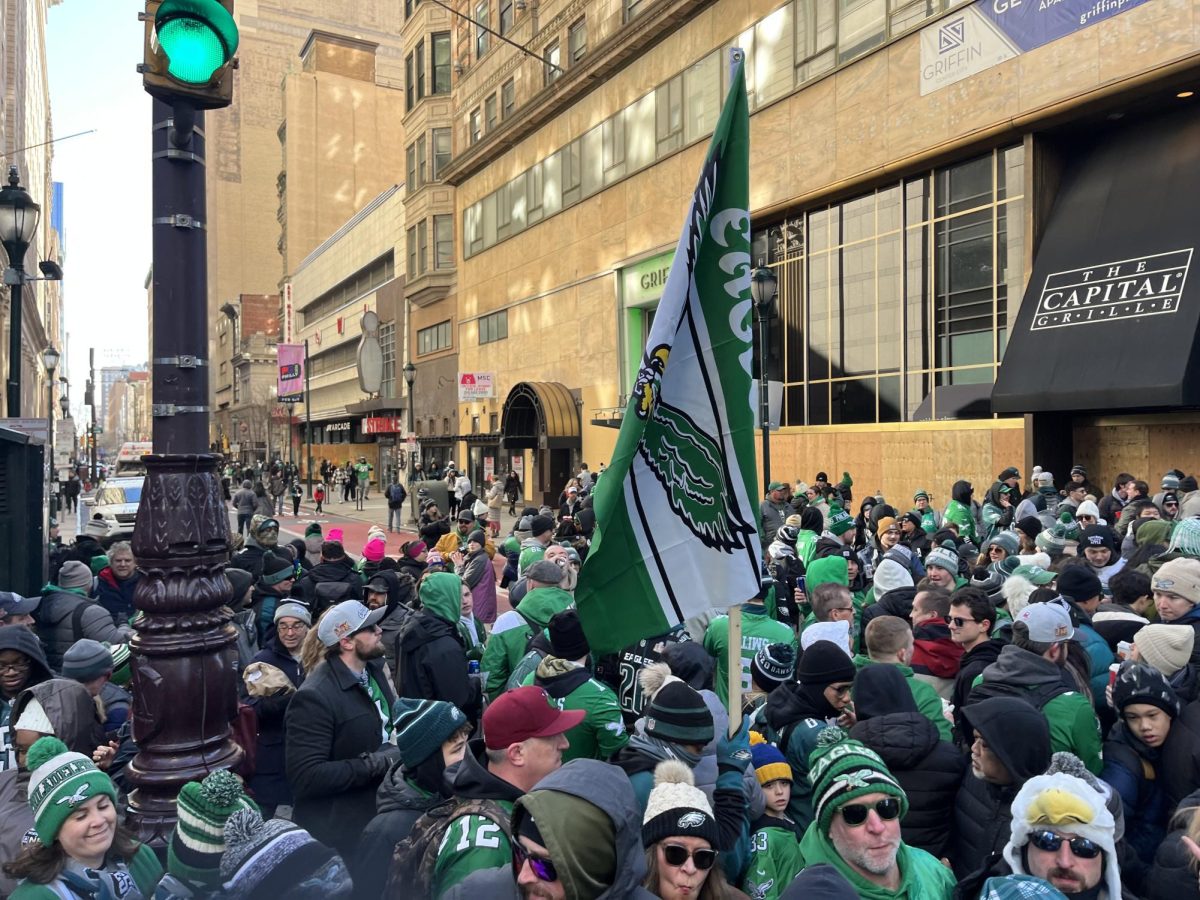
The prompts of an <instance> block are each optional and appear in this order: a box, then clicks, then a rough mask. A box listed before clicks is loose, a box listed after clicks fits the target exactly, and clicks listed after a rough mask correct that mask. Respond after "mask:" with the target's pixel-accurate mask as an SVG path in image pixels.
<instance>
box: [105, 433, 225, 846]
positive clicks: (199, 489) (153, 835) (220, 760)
mask: <svg viewBox="0 0 1200 900" xmlns="http://www.w3.org/2000/svg"><path fill="white" fill-rule="evenodd" d="M144 459H145V463H146V481H145V486H144V487H143V490H142V499H141V503H140V505H139V507H138V515H137V522H136V524H135V526H134V533H133V553H134V558H135V559H136V560H137V563H138V566H139V568H140V569H141V570H142V572H143V575H142V578H141V580H140V581H139V582H138V585H137V587H136V589H135V590H134V597H133V602H134V606H135V607H136V608H137V609H138V610H139V613H138V616H137V619H136V622H135V627H136V629H137V634H136V636H135V637H134V639H133V641H132V643H131V650H132V670H133V695H134V703H133V710H132V716H133V738H134V740H135V741H136V743H137V745H138V753H137V755H136V756H135V757H134V758H133V761H132V762H131V763H130V765H129V780H130V781H131V782H132V784H133V785H134V788H133V791H132V793H131V794H130V797H129V818H128V824H129V825H130V827H131V828H132V829H133V830H134V831H135V832H136V833H137V836H138V838H139V840H142V841H144V842H146V843H149V844H151V845H152V846H163V845H165V843H166V841H167V840H168V839H169V838H170V835H171V830H172V829H173V828H174V827H175V819H176V811H175V798H176V796H178V794H179V789H180V788H181V787H182V786H183V785H184V784H186V783H187V782H188V781H192V780H195V779H202V778H203V777H204V776H205V775H207V774H208V773H209V772H211V771H212V770H214V769H221V768H231V767H233V766H235V765H237V764H238V763H239V762H240V760H241V757H242V751H241V749H240V748H239V747H238V746H237V745H236V744H234V743H233V741H232V740H231V738H230V729H229V723H230V722H231V721H232V720H233V718H234V716H236V714H237V651H236V642H237V633H236V631H235V629H234V627H233V625H232V624H231V619H232V613H231V611H230V609H229V602H230V601H231V599H232V594H233V590H232V586H231V585H230V583H229V580H228V579H227V578H226V577H225V565H226V563H228V561H229V515H228V512H227V510H226V507H225V503H224V502H223V500H222V495H221V479H220V474H219V472H218V469H217V466H218V462H219V460H220V457H219V456H217V455H215V454H200V455H195V454H167V455H151V456H147V457H145V458H144Z"/></svg>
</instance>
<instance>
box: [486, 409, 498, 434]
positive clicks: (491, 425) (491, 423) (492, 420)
mask: <svg viewBox="0 0 1200 900" xmlns="http://www.w3.org/2000/svg"><path fill="white" fill-rule="evenodd" d="M499 430H500V415H499V413H488V431H489V432H490V433H491V434H495V433H496V432H497V431H499Z"/></svg>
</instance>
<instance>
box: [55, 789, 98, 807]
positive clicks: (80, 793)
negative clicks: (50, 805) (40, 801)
mask: <svg viewBox="0 0 1200 900" xmlns="http://www.w3.org/2000/svg"><path fill="white" fill-rule="evenodd" d="M90 790H91V787H90V786H89V785H87V784H81V785H80V786H79V787H77V788H75V793H73V794H72V795H71V796H70V797H59V798H58V800H56V801H55V806H62V805H63V804H64V803H66V804H68V805H69V806H71V807H72V808H74V807H76V806H78V805H79V804H80V803H83V802H84V801H85V800H87V798H88V791H90Z"/></svg>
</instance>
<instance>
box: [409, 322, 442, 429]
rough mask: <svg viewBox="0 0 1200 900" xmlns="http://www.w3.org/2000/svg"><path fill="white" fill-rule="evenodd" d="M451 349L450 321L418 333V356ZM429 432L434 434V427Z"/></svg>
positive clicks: (423, 329) (431, 326)
mask: <svg viewBox="0 0 1200 900" xmlns="http://www.w3.org/2000/svg"><path fill="white" fill-rule="evenodd" d="M449 349H450V320H449V319H447V320H446V321H445V322H439V323H438V324H437V325H430V326H429V327H428V328H422V329H420V330H419V331H418V332H417V356H425V355H426V354H429V353H436V352H437V351H439V350H449ZM429 430H430V432H431V433H432V432H433V425H432V424H431V425H430V426H429Z"/></svg>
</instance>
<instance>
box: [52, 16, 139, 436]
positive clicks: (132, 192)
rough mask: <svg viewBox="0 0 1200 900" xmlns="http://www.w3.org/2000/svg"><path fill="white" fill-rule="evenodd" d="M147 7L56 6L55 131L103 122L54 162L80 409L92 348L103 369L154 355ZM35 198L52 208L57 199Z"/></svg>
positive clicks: (61, 149) (57, 151)
mask: <svg viewBox="0 0 1200 900" xmlns="http://www.w3.org/2000/svg"><path fill="white" fill-rule="evenodd" d="M143 8H144V6H143V4H142V3H140V2H134V0H63V2H62V3H61V4H60V5H58V6H55V7H52V8H51V9H50V21H49V26H48V28H47V31H46V54H47V59H48V67H49V70H50V114H51V117H52V120H53V123H54V137H55V138H59V137H62V136H64V135H69V134H74V133H75V132H78V131H87V130H88V129H91V128H94V129H96V133H95V134H88V135H84V136H82V137H76V138H71V139H70V140H66V141H62V142H61V143H56V144H55V145H54V158H53V162H52V167H51V172H52V177H53V179H54V180H55V181H61V182H63V192H64V200H63V231H64V235H65V239H64V245H65V246H64V253H63V259H62V264H63V291H64V294H63V296H64V298H65V306H66V308H65V321H66V330H67V334H68V346H67V353H68V360H67V365H68V377H69V378H70V379H71V400H72V405H73V406H75V407H77V408H81V407H82V403H83V385H84V382H85V381H86V380H87V364H88V348H89V347H95V348H96V368H97V369H99V368H100V367H101V366H102V365H121V364H132V363H143V362H145V361H146V358H147V355H148V354H147V346H146V345H147V334H146V327H147V315H146V290H145V287H144V284H145V280H146V274H147V273H148V272H149V270H150V259H151V256H150V125H151V121H150V96H149V95H148V94H147V93H146V92H145V91H143V90H142V77H141V75H139V74H138V72H137V64H138V63H140V62H141V61H142V40H143V26H142V23H141V22H139V21H138V18H137V15H138V12H139V11H140V10H142V9H143ZM34 199H35V200H38V201H39V202H40V203H41V204H42V208H43V211H44V212H45V211H46V210H47V208H48V200H49V198H42V197H35V198H34ZM44 221H45V222H46V225H45V226H44V227H49V224H48V220H44ZM78 414H79V413H78V412H77V415H78Z"/></svg>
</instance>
